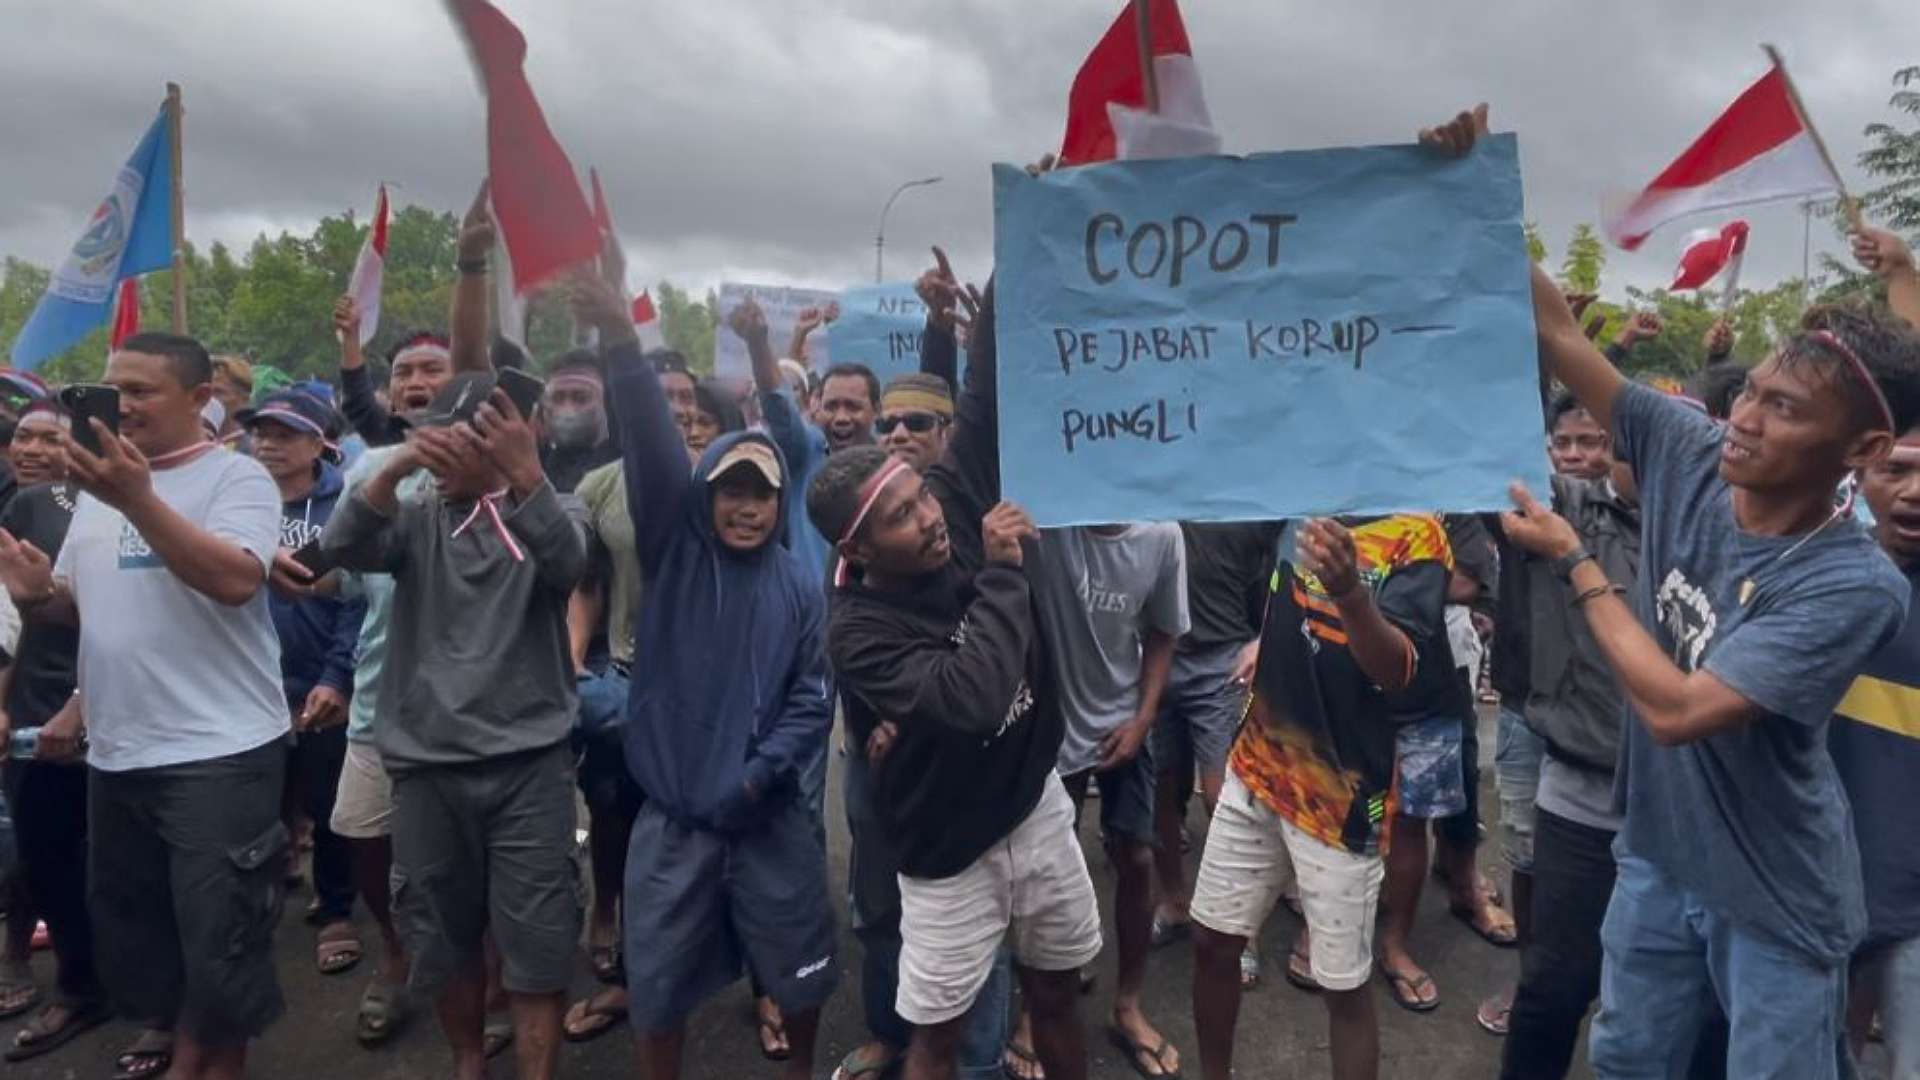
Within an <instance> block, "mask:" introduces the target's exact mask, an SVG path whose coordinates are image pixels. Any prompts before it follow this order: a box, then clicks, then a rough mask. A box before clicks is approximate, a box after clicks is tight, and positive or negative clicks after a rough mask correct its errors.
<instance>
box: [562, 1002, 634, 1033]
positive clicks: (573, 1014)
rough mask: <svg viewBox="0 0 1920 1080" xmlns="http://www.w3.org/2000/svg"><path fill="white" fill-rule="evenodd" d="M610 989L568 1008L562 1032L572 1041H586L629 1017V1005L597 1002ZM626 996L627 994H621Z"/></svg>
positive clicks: (609, 1029) (611, 1028) (563, 1020)
mask: <svg viewBox="0 0 1920 1080" xmlns="http://www.w3.org/2000/svg"><path fill="white" fill-rule="evenodd" d="M612 992H613V991H610V990H602V991H601V992H600V993H598V994H595V995H593V996H592V997H589V998H582V999H580V1000H579V1001H576V1002H574V1003H573V1004H572V1005H571V1006H569V1007H568V1008H567V1015H566V1016H565V1017H564V1018H563V1019H562V1020H561V1021H560V1034H561V1035H563V1036H565V1038H566V1040H567V1041H568V1042H570V1043H585V1042H592V1041H593V1040H595V1039H597V1038H599V1037H600V1036H602V1035H605V1034H606V1033H607V1032H609V1031H612V1030H613V1029H614V1028H615V1027H617V1026H618V1025H619V1023H620V1021H622V1020H625V1019H626V1018H627V1006H626V1005H625V1004H624V1003H623V1004H621V1005H619V1006H617V1007H614V1008H608V1007H606V1006H603V1005H599V1004H597V1003H598V1002H599V1001H600V999H601V998H602V997H603V996H605V995H606V994H609V993H612ZM621 996H622V997H625V994H622V995H621Z"/></svg>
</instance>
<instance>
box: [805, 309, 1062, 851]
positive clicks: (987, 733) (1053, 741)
mask: <svg viewBox="0 0 1920 1080" xmlns="http://www.w3.org/2000/svg"><path fill="white" fill-rule="evenodd" d="M972 340H973V346H972V353H971V355H970V356H969V358H968V365H967V385H966V387H965V389H964V390H963V391H962V392H961V395H960V401H959V403H958V407H957V408H956V410H955V412H956V418H955V423H954V432H953V440H952V441H951V442H950V443H949V444H948V447H947V452H946V455H945V456H944V457H942V458H941V460H940V461H939V463H937V464H936V465H934V466H933V468H932V469H929V470H928V471H927V475H926V478H925V479H926V483H927V485H928V486H929V487H930V488H931V489H932V490H933V492H934V495H935V496H936V497H937V498H938V499H939V500H940V506H941V509H942V510H943V511H944V512H945V513H946V519H947V530H948V537H949V542H950V543H951V545H952V551H953V556H952V559H951V560H950V561H949V562H948V564H947V565H946V566H945V567H943V568H942V569H940V570H939V571H937V572H936V573H933V574H930V575H928V576H927V577H926V578H924V579H922V580H921V581H920V582H919V583H918V585H917V586H916V587H915V588H914V589H912V590H910V591H907V592H878V591H875V590H871V589H868V588H866V586H865V585H864V584H862V583H860V582H858V581H853V582H850V583H849V584H847V585H844V586H841V587H839V588H837V589H835V590H834V593H833V597H832V605H831V608H832V610H831V614H830V616H829V620H828V652H829V655H830V656H831V658H832V660H833V670H834V675H835V678H836V680H837V681H838V684H839V687H840V690H841V693H842V695H843V697H844V700H845V707H846V717H847V727H848V730H849V732H850V733H851V734H852V736H853V738H854V739H855V740H856V744H857V749H864V746H865V743H866V738H867V736H868V735H869V734H871V733H872V731H873V729H874V727H875V726H876V725H877V724H878V723H879V722H880V721H882V720H887V721H891V722H893V723H894V724H895V725H896V726H897V727H898V728H899V734H898V735H897V736H896V738H895V739H894V742H893V746H892V749H890V750H889V751H888V752H887V756H886V757H885V758H884V759H883V760H882V761H881V762H880V764H879V765H878V766H877V767H876V768H875V769H874V770H873V791H874V805H875V809H876V810H877V811H878V816H879V818H880V821H881V826H882V828H883V829H884V830H885V832H886V836H887V840H888V843H889V845H890V846H891V847H892V848H893V849H894V850H895V851H898V852H900V853H901V858H900V872H901V873H903V874H906V875H907V876H909V877H917V878H944V877H951V876H953V875H954V874H957V873H959V872H960V871H962V870H965V869H966V868H967V867H968V866H970V865H972V863H973V862H974V860H976V859H978V858H979V857H980V856H981V855H982V854H983V853H985V852H986V851H987V849H988V848H990V847H992V846H993V845H994V844H995V843H997V842H999V841H1000V840H1002V839H1004V838H1005V837H1006V836H1007V835H1008V834H1009V833H1011V832H1012V831H1013V830H1014V828H1015V827H1016V826H1018V825H1019V824H1020V823H1021V822H1022V821H1024V820H1026V817H1027V815H1028V814H1029V813H1031V812H1032V810H1033V808H1034V806H1035V805H1037V804H1038V803H1039V801H1040V793H1041V791H1042V790H1043V787H1044V785H1045V784H1046V781H1047V777H1048V774H1050V773H1051V772H1052V771H1053V763H1054V759H1055V758H1056V757H1057V756H1058V754H1059V752H1060V737H1061V733H1062V730H1063V728H1062V725H1061V717H1060V711H1059V709H1058V708H1056V707H1055V706H1054V704H1053V688H1052V686H1051V685H1050V679H1049V676H1048V674H1047V671H1048V666H1047V663H1046V656H1045V653H1044V651H1043V647H1042V644H1041V641H1040V634H1039V630H1038V623H1037V621H1036V619H1035V615H1034V611H1033V606H1032V596H1031V593H1030V589H1029V587H1028V584H1027V581H1028V576H1029V575H1032V574H1034V573H1036V572H1037V570H1038V566H1037V563H1038V559H1039V552H1038V548H1037V547H1036V545H1033V544H1027V545H1025V551H1024V562H1025V565H1026V569H1025V572H1024V573H1023V572H1022V571H1021V570H1019V569H1016V568H1013V567H1009V566H1002V565H988V564H987V563H986V560H985V552H984V546H983V544H982V539H981V535H980V519H981V518H982V517H983V516H985V514H986V512H987V511H988V510H989V509H991V508H992V507H993V505H994V504H995V503H997V502H998V501H999V499H1000V454H999V443H998V439H999V422H998V417H997V415H996V399H995V395H996V393H997V390H996V387H995V381H996V380H995V367H996V364H995V358H994V349H993V288H992V285H991V283H989V285H988V288H987V296H986V302H985V303H984V304H983V305H982V306H981V311H980V315H979V318H978V319H977V320H976V321H975V323H974V329H973V335H972Z"/></svg>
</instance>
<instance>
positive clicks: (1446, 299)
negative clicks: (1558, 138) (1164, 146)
mask: <svg viewBox="0 0 1920 1080" xmlns="http://www.w3.org/2000/svg"><path fill="white" fill-rule="evenodd" d="M994 255H995V264H996V269H997V283H996V286H995V292H996V297H997V298H996V303H997V320H998V331H997V335H996V344H997V345H998V350H999V363H1000V395H999V397H1000V454H1001V461H1002V467H1001V476H1002V478H1003V481H1002V482H1003V484H1004V489H1005V495H1006V497H1007V498H1009V499H1012V500H1014V501H1016V502H1019V503H1021V504H1023V505H1024V506H1026V508H1027V509H1028V510H1029V511H1030V512H1031V513H1032V514H1033V516H1034V519H1035V520H1036V521H1037V522H1039V523H1040V524H1042V525H1070V524H1090V523H1102V522H1122V521H1141V520H1169V519H1186V520H1202V521H1235V520H1251V519H1262V518H1280V517H1297V516H1300V515H1305V514H1333V513H1386V512H1390V511H1400V510H1486V509H1494V508H1497V507H1504V506H1506V505H1507V497H1506V488H1507V485H1508V483H1510V482H1511V481H1513V480H1515V479H1519V480H1524V481H1525V482H1526V483H1527V484H1529V485H1530V486H1531V487H1532V488H1533V489H1534V490H1536V491H1539V490H1545V487H1546V482H1547V468H1546V452H1545V440H1544V439H1543V437H1542V419H1541V409H1540V398H1539V393H1540V391H1539V380H1538V374H1537V367H1536V355H1537V352H1536V349H1535V344H1534V333H1533V308H1532V303H1531V300H1530V296H1529V291H1528V277H1527V274H1528V266H1527V252H1526V242H1525V239H1524V237H1523V235H1522V230H1521V196H1520V166H1519V147H1518V143H1517V141H1516V140H1515V139H1514V137H1513V136H1511V135H1503V136H1498V137H1494V138H1491V139H1486V140H1482V142H1481V144H1480V145H1479V146H1478V147H1477V148H1476V149H1475V150H1474V152H1473V153H1472V154H1470V155H1468V156H1467V157H1465V158H1463V159H1460V160H1446V159H1443V158H1441V157H1439V156H1438V155H1435V154H1432V153H1430V152H1427V151H1424V150H1422V149H1421V148H1419V147H1415V146H1386V147H1367V148H1345V149H1333V150H1314V151H1299V152H1287V153H1273V154H1259V155H1254V156H1251V157H1245V158H1234V157H1207V158H1182V159H1175V160H1167V161H1134V162H1120V163H1114V164H1107V165H1098V166H1092V167H1087V168H1076V169H1066V170H1061V171H1057V172H1053V173H1049V174H1047V175H1044V176H1041V177H1038V178H1035V177H1031V176H1029V175H1027V173H1026V172H1025V171H1024V170H1022V169H1020V168H1017V167H1013V166H1008V165H997V166H995V167H994Z"/></svg>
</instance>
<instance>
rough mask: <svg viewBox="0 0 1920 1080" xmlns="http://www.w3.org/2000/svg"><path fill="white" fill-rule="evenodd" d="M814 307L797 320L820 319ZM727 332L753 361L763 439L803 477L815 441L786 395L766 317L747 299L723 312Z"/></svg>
mask: <svg viewBox="0 0 1920 1080" xmlns="http://www.w3.org/2000/svg"><path fill="white" fill-rule="evenodd" d="M820 317H821V316H820V313H819V310H818V309H817V308H808V309H807V310H806V311H803V312H801V313H800V321H801V322H802V323H805V322H806V321H807V320H808V319H809V318H812V319H813V321H814V322H816V323H817V322H818V321H819V319H820ZM727 329H728V330H731V331H732V332H733V333H734V334H735V335H736V336H737V337H739V338H740V340H741V341H744V342H746V345H747V355H748V356H749V357H750V358H752V360H753V385H754V387H755V388H756V389H757V390H758V391H759V395H760V418H761V419H762V420H764V421H765V422H766V425H767V436H768V437H769V438H771V439H772V440H773V444H774V445H775V446H777V447H779V448H780V456H781V457H783V458H785V459H786V461H787V467H788V468H790V469H792V470H793V474H794V475H795V476H805V475H807V470H808V464H809V462H810V461H811V460H812V457H813V454H814V453H815V452H816V451H815V448H814V442H815V440H816V439H818V438H819V436H818V435H817V433H816V431H815V429H814V427H813V425H812V424H809V423H807V421H806V418H805V417H803V416H801V415H800V409H799V407H798V406H796V405H795V404H794V403H793V399H792V398H791V397H789V396H788V395H787V392H786V380H784V379H782V378H781V377H780V361H779V360H778V359H776V358H775V357H774V355H773V346H772V345H771V344H770V343H769V342H768V331H767V315H766V312H764V311H762V310H761V309H760V304H759V301H757V300H755V299H754V298H753V297H751V296H749V297H747V298H746V299H745V300H742V301H741V302H740V303H739V305H738V306H736V307H735V308H734V309H733V310H732V311H730V312H728V313H727Z"/></svg>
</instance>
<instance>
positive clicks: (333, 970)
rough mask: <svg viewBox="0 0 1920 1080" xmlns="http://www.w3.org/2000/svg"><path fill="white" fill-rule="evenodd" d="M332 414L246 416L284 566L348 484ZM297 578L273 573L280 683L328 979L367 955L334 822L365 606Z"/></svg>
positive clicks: (287, 395)
mask: <svg viewBox="0 0 1920 1080" xmlns="http://www.w3.org/2000/svg"><path fill="white" fill-rule="evenodd" d="M331 413H332V409H330V408H328V407H327V406H326V404H325V403H323V402H321V401H320V400H319V399H317V398H314V397H312V396H311V395H308V394H305V393H301V392H299V391H294V390H286V391H281V392H280V393H276V394H271V395H269V396H268V397H266V398H265V399H263V400H262V401H261V402H260V405H259V407H258V408H254V409H247V410H242V412H241V413H240V422H241V425H242V427H243V428H244V430H245V432H246V434H247V436H248V438H249V440H250V444H251V446H252V447H253V457H254V459H255V460H256V461H258V462H260V464H261V465H263V466H265V467H266V470H267V472H268V473H270V474H272V476H273V481H274V483H275V484H277V485H279V487H280V501H281V511H280V547H281V549H282V551H281V558H280V559H279V560H277V561H279V562H281V563H283V564H284V563H286V562H288V561H290V559H291V555H292V553H293V552H296V551H299V550H300V549H301V548H303V547H306V546H307V544H309V543H310V542H312V541H315V540H318V539H319V538H320V533H321V530H322V529H324V528H325V526H326V524H327V519H328V518H330V517H332V516H333V508H334V505H335V504H336V503H338V502H339V501H340V494H341V492H342V490H344V487H345V484H344V482H343V479H342V476H341V473H340V470H339V469H338V468H337V467H336V466H335V465H334V464H333V462H332V461H330V460H328V456H329V448H328V446H327V442H326V426H327V422H328V420H329V419H331ZM290 573H291V570H290V568H289V569H285V570H283V572H281V573H279V574H276V575H275V576H274V583H275V588H274V591H273V592H272V593H271V594H270V596H269V602H270V604H271V606H272V610H273V628H274V630H275V632H276V633H277V634H278V635H279V638H280V681H281V683H282V685H283V687H284V688H285V690H286V693H287V710H288V712H289V713H290V714H291V716H292V718H293V730H294V732H295V736H296V741H295V743H294V752H293V756H292V757H291V758H290V759H289V761H288V776H287V788H286V806H287V816H288V817H292V816H293V814H294V813H295V812H296V811H297V812H299V813H304V814H306V815H307V816H308V817H309V818H311V819H312V821H313V904H312V905H311V906H310V907H309V908H308V909H307V921H308V922H309V923H311V924H313V925H315V926H318V927H319V928H320V932H319V937H318V942H317V944H316V946H315V958H314V962H315V964H316V965H317V966H318V967H319V969H320V973H321V974H323V975H337V974H340V973H342V972H345V971H348V970H350V969H351V968H353V967H354V966H355V965H357V964H358V963H359V962H360V957H361V955H362V954H363V952H364V948H363V946H362V944H361V941H360V935H359V932H358V931H356V930H355V929H354V926H353V896H354V887H353V856H352V849H351V848H350V847H349V846H348V844H347V840H346V838H344V837H342V836H340V835H338V834H336V833H335V832H334V831H333V828H332V826H331V825H330V824H329V823H330V822H331V821H332V820H333V799H334V793H335V792H336V791H337V790H338V789H339V787H340V768H341V765H342V764H343V763H344V762H345V760H346V753H347V729H346V726H345V725H346V721H347V699H348V697H349V696H350V695H351V694H352V693H353V654H354V647H355V645H356V644H357V643H358V642H359V640H360V620H361V619H362V618H363V617H365V615H366V612H367V605H366V601H364V600H341V599H337V598H334V597H331V596H321V595H317V594H315V592H314V591H313V590H312V588H311V587H309V586H305V585H303V584H302V583H300V582H299V581H298V580H297V579H298V575H292V576H290Z"/></svg>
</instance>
